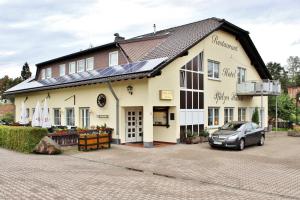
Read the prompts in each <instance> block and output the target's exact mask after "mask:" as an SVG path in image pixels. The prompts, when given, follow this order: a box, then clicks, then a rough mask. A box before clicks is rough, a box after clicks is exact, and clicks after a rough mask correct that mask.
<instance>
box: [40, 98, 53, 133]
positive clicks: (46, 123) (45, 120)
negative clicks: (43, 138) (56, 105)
mask: <svg viewBox="0 0 300 200" xmlns="http://www.w3.org/2000/svg"><path fill="white" fill-rule="evenodd" d="M41 119H42V124H41V125H42V128H51V122H50V115H49V110H48V103H47V99H45V101H44V107H43V110H42V118H41Z"/></svg>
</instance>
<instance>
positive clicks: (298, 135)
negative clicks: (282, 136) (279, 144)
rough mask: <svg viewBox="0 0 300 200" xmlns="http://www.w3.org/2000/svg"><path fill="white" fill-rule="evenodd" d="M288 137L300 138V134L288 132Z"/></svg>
mask: <svg viewBox="0 0 300 200" xmlns="http://www.w3.org/2000/svg"><path fill="white" fill-rule="evenodd" d="M288 136H292V137H300V132H298V131H288Z"/></svg>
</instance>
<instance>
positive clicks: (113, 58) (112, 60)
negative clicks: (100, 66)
mask: <svg viewBox="0 0 300 200" xmlns="http://www.w3.org/2000/svg"><path fill="white" fill-rule="evenodd" d="M118 63H119V61H118V52H117V51H114V52H110V53H109V66H115V65H118Z"/></svg>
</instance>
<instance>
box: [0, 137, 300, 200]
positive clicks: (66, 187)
mask: <svg viewBox="0 0 300 200" xmlns="http://www.w3.org/2000/svg"><path fill="white" fill-rule="evenodd" d="M299 152H300V138H292V137H286V136H278V135H275V136H274V135H273V136H268V138H267V141H266V144H265V146H263V147H250V148H247V149H245V150H244V151H242V152H239V151H232V150H225V151H224V150H213V149H210V148H209V145H208V144H198V145H174V146H167V147H161V148H153V149H144V148H138V147H128V146H120V145H113V147H112V149H111V150H104V151H94V152H80V153H78V152H77V151H75V150H68V151H66V153H65V154H63V155H60V156H43V155H24V154H19V153H15V152H11V151H7V150H4V149H0V199H300V189H299V188H300V153H299Z"/></svg>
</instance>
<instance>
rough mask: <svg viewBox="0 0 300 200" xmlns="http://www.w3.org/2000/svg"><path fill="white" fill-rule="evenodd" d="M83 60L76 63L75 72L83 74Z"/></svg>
mask: <svg viewBox="0 0 300 200" xmlns="http://www.w3.org/2000/svg"><path fill="white" fill-rule="evenodd" d="M84 67H85V60H78V61H77V72H84Z"/></svg>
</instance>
